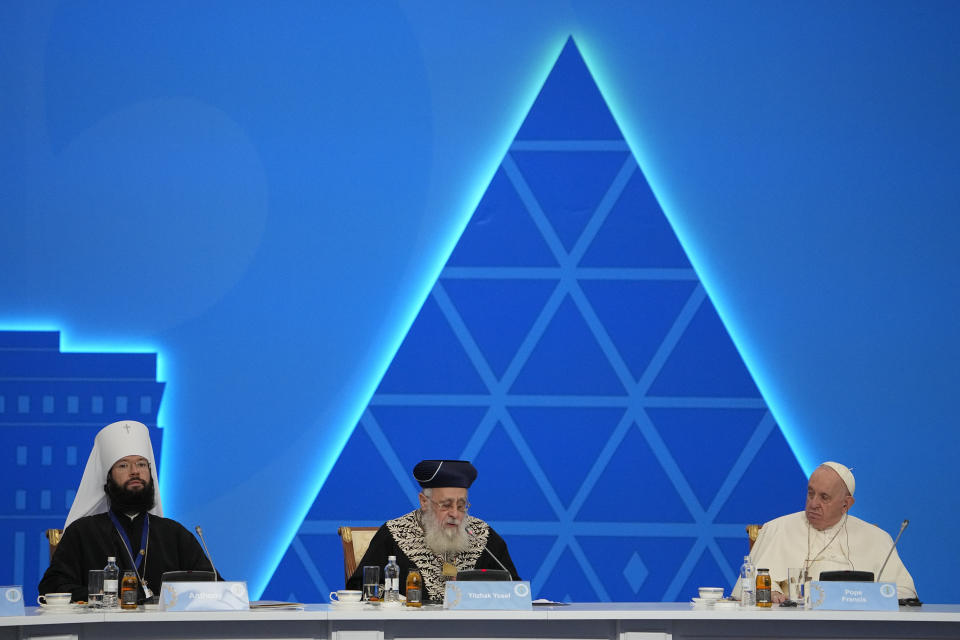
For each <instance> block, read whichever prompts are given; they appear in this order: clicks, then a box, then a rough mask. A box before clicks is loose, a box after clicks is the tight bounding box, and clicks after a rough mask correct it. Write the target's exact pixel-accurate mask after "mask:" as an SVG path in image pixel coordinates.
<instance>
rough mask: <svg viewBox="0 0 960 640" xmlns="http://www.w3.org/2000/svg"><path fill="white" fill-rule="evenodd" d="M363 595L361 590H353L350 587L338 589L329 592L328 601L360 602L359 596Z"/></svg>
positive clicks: (335, 602) (336, 602)
mask: <svg viewBox="0 0 960 640" xmlns="http://www.w3.org/2000/svg"><path fill="white" fill-rule="evenodd" d="M362 595H363V592H362V591H354V590H352V589H340V590H339V591H331V592H330V602H332V603H334V604H338V603H343V604H347V603H353V602H360V596H362Z"/></svg>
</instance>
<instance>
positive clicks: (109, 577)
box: [103, 556, 120, 609]
mask: <svg viewBox="0 0 960 640" xmlns="http://www.w3.org/2000/svg"><path fill="white" fill-rule="evenodd" d="M119 590H120V567H118V566H117V559H116V557H114V556H110V557H109V558H107V566H105V567H104V568H103V608H104V609H119V608H120V602H119V600H118V599H117V593H118V592H119Z"/></svg>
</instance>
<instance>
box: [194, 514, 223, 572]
mask: <svg viewBox="0 0 960 640" xmlns="http://www.w3.org/2000/svg"><path fill="white" fill-rule="evenodd" d="M194 529H195V530H196V532H197V535H198V536H200V544H202V545H203V554H204V555H205V556H207V560H209V561H210V568H211V569H213V581H214V582H217V581H218V580H219V579H220V576H219V575H218V574H217V568H216V567H215V566H214V565H213V558H211V557H210V552H209V551H208V550H207V542H206V540H204V539H203V529H201V528H200V525H197V526H195V527H194Z"/></svg>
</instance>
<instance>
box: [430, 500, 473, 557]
mask: <svg viewBox="0 0 960 640" xmlns="http://www.w3.org/2000/svg"><path fill="white" fill-rule="evenodd" d="M421 521H422V522H423V537H424V542H426V544H427V547H428V548H429V549H430V550H431V551H433V552H434V553H441V554H443V553H460V552H461V551H466V550H467V549H469V548H470V536H469V535H468V534H467V516H466V514H464V515H463V517H461V518H460V521H459V523H458V524H457V527H456V528H453V527H447V526H445V525H444V523H447V522H450V523H454V522H456V521H457V520H456V518H452V517H450V516H446V517H444V519H443V522H438V521H437V515H436V514H435V513H434V512H433V510H432V509H430V510H427V511H424V512H423V517H422V518H421Z"/></svg>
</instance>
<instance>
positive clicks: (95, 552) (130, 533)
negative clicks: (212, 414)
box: [38, 421, 213, 602]
mask: <svg viewBox="0 0 960 640" xmlns="http://www.w3.org/2000/svg"><path fill="white" fill-rule="evenodd" d="M104 467H106V469H107V471H106V473H105V478H104V473H103V469H104ZM98 477H99V478H101V479H105V484H103V485H102V488H101V489H99V491H97V490H96V488H95V486H94V483H96V478H98ZM100 481H101V482H103V481H104V480H100ZM161 513H162V512H161V510H160V508H159V500H158V496H157V492H156V470H155V465H154V463H153V447H152V445H151V444H150V438H149V432H148V431H147V427H146V426H145V425H143V424H141V423H139V422H133V421H122V422H115V423H113V424H111V425H108V426H107V427H104V428H103V429H102V430H101V431H100V433H98V434H97V438H96V440H95V441H94V449H93V451H92V452H91V454H90V458H89V460H88V461H87V467H86V469H85V470H84V477H83V480H81V483H80V489H79V490H78V491H77V496H76V498H75V499H74V504H73V507H72V508H71V510H70V515H69V516H68V517H67V526H66V528H65V530H64V532H63V537H62V538H61V539H60V543H59V544H58V545H57V548H56V551H54V554H53V558H51V560H50V567H49V568H48V569H47V571H46V572H45V573H44V575H43V579H42V580H41V581H40V584H39V586H38V591H39V592H40V593H41V594H45V593H57V592H70V594H71V595H72V600H73V601H84V600H86V599H87V573H88V571H90V570H91V569H103V568H104V566H105V565H106V564H107V558H108V557H110V556H113V557H114V558H116V563H117V566H118V567H119V568H120V572H121V576H122V575H123V572H124V571H135V572H136V573H137V576H138V578H139V579H140V580H139V583H140V587H139V598H138V600H139V601H140V602H144V601H146V599H147V598H149V597H150V596H151V595H153V594H155V593H159V590H160V581H161V576H162V575H163V574H164V573H165V572H167V571H182V570H192V571H212V570H213V568H212V566H211V565H210V562H209V560H207V558H206V556H205V555H204V553H203V549H202V548H201V547H200V544H199V543H198V542H197V539H196V538H195V537H194V536H193V534H191V533H190V532H189V531H187V530H186V529H185V528H184V527H183V526H182V525H181V524H180V523H178V522H176V521H175V520H170V519H168V518H164V517H162V515H161ZM88 514H92V515H88Z"/></svg>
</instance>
